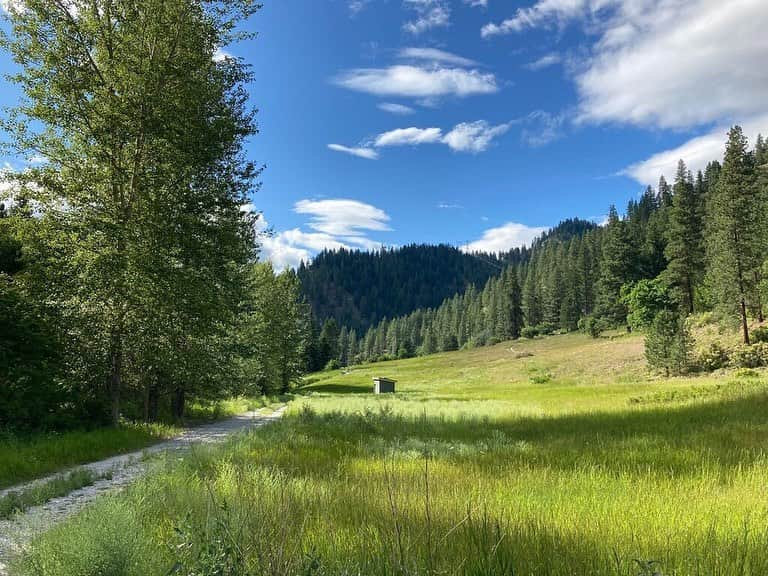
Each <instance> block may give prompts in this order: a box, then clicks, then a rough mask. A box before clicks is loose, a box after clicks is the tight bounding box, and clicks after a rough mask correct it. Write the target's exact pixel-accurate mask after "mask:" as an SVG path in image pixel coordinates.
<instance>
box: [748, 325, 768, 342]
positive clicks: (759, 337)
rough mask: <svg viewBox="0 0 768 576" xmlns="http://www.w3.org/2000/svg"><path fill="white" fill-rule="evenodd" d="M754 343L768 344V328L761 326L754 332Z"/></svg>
mask: <svg viewBox="0 0 768 576" xmlns="http://www.w3.org/2000/svg"><path fill="white" fill-rule="evenodd" d="M752 341H753V342H768V326H760V327H759V328H755V329H754V330H752Z"/></svg>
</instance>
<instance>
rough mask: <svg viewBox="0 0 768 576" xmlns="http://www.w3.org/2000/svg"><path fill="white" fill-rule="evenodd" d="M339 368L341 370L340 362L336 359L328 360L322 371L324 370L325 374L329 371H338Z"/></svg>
mask: <svg viewBox="0 0 768 576" xmlns="http://www.w3.org/2000/svg"><path fill="white" fill-rule="evenodd" d="M340 368H341V362H339V361H338V360H337V359H336V358H331V359H330V360H328V362H327V363H326V365H325V368H323V370H325V371H326V372H330V371H331V370H339V369H340Z"/></svg>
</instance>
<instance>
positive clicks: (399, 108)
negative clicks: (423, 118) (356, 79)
mask: <svg viewBox="0 0 768 576" xmlns="http://www.w3.org/2000/svg"><path fill="white" fill-rule="evenodd" d="M377 108H378V109H379V110H383V111H384V112H389V113H390V114H397V115H398V116H409V115H410V114H414V113H415V112H416V110H414V109H413V108H411V107H410V106H406V105H404V104H394V103H392V102H381V103H380V104H379V105H378V106H377Z"/></svg>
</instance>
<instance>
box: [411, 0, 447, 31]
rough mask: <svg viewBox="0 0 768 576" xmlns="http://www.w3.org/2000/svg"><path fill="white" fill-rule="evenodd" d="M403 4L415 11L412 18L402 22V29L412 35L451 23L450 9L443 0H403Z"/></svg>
mask: <svg viewBox="0 0 768 576" xmlns="http://www.w3.org/2000/svg"><path fill="white" fill-rule="evenodd" d="M403 5H404V6H405V7H406V8H408V9H410V10H413V11H415V12H416V18H415V19H414V20H409V21H408V22H406V23H405V24H403V30H405V31H406V32H408V33H410V34H413V35H414V36H417V35H419V34H421V33H423V32H426V31H427V30H431V29H433V28H445V27H446V26H450V24H451V9H450V7H449V6H448V4H447V2H445V0H403Z"/></svg>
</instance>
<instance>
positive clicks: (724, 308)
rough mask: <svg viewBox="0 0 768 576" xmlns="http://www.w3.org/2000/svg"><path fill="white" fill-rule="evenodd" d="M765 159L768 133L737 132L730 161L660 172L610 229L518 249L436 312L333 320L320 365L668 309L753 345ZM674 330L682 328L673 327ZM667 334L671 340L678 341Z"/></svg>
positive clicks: (766, 186)
mask: <svg viewBox="0 0 768 576" xmlns="http://www.w3.org/2000/svg"><path fill="white" fill-rule="evenodd" d="M766 164H768V146H766V142H765V141H764V140H763V138H762V137H759V138H758V139H757V141H756V144H755V146H754V148H753V149H749V147H748V143H747V140H746V138H745V137H744V135H743V133H742V131H741V129H740V128H739V127H735V128H733V129H732V130H731V132H730V134H729V139H728V145H727V152H726V155H725V158H724V161H723V162H722V163H721V162H719V161H713V162H711V163H710V164H709V165H708V166H707V167H706V170H704V171H700V172H698V173H697V174H696V175H693V174H692V173H691V172H690V171H689V170H688V168H687V167H686V165H685V163H684V162H683V161H680V163H679V166H678V170H677V174H676V177H675V180H674V182H673V184H672V185H670V184H668V183H667V181H666V180H665V179H664V178H663V177H662V178H661V179H660V181H659V184H658V186H657V187H656V188H655V189H654V188H652V187H648V188H647V189H646V190H645V191H644V193H643V194H642V196H641V197H640V198H639V199H638V200H631V201H630V202H629V204H628V206H627V209H626V212H625V214H624V215H623V216H620V215H619V213H618V211H617V210H616V208H615V207H614V206H611V207H610V211H609V215H608V220H607V223H606V224H605V225H604V226H602V227H594V226H587V225H584V224H582V223H580V222H579V221H569V222H566V223H565V224H564V225H563V226H561V227H558V228H555V229H554V230H553V231H552V232H551V233H548V234H545V235H544V236H543V237H542V238H540V239H539V240H538V241H536V242H535V243H534V245H533V246H532V248H530V249H521V250H518V251H515V252H514V253H513V254H512V256H511V257H510V258H509V259H508V260H506V262H505V264H506V265H505V269H504V271H503V272H502V273H501V274H500V275H496V276H493V277H490V278H489V279H488V280H487V281H486V282H485V283H484V285H483V287H482V288H476V287H475V285H474V284H473V285H470V286H469V287H468V288H467V289H466V290H465V291H463V292H462V293H459V294H457V295H454V296H452V297H450V298H448V299H446V300H444V301H443V303H442V304H441V305H439V306H437V307H424V308H422V309H418V310H415V311H413V312H412V313H410V314H407V315H400V316H397V315H390V318H391V319H386V318H385V319H382V320H380V321H379V322H378V323H377V324H375V325H374V326H372V327H370V328H369V329H367V330H362V331H358V330H357V329H356V326H357V325H356V324H352V325H351V326H348V325H345V324H344V323H343V322H337V320H336V319H335V318H334V319H331V320H328V321H326V323H325V324H324V325H323V327H322V330H321V331H320V334H319V335H318V337H317V339H316V340H315V341H316V342H317V343H318V344H316V345H315V348H316V349H317V350H318V352H317V354H318V357H317V358H316V359H315V362H314V366H315V367H317V366H318V365H320V364H322V363H323V362H327V361H331V362H332V363H333V364H336V363H338V364H340V365H347V364H354V363H360V362H370V361H377V360H382V359H388V358H404V357H409V356H413V355H417V354H430V353H433V352H438V351H448V350H456V349H458V348H461V347H466V346H483V345H486V344H493V343H497V342H500V341H504V340H508V339H514V338H517V337H519V336H521V335H526V336H535V335H537V334H547V333H552V332H554V331H572V330H576V329H578V328H583V329H584V330H586V331H589V332H591V333H593V334H596V333H599V331H600V330H602V329H604V328H606V327H609V326H613V327H616V326H624V325H627V323H628V315H629V313H630V310H632V311H633V312H634V317H636V318H638V317H644V316H648V320H647V325H646V326H638V327H648V328H650V327H651V325H652V323H653V320H654V318H655V317H656V314H657V313H659V312H660V311H662V309H664V310H665V312H667V313H669V314H670V315H671V317H672V318H673V319H675V318H681V319H684V318H685V317H686V316H688V315H689V314H691V313H693V312H703V311H714V312H716V313H717V316H718V318H720V319H722V321H724V322H726V323H736V324H739V325H740V326H741V330H742V333H743V339H744V342H745V343H749V341H750V335H749V330H748V321H749V319H750V317H751V318H754V319H755V320H757V321H762V320H763V302H764V300H765V297H766V291H767V290H766V288H767V287H766V283H765V282H764V281H763V277H764V275H765V273H766V271H767V270H766V258H767V257H768V218H767V216H768V214H767V212H768V169H767V168H766ZM352 256H353V255H350V254H346V255H344V257H345V258H347V259H349V258H352ZM370 257H371V258H372V259H375V258H376V257H375V256H374V255H372V256H370ZM483 258H487V256H483ZM326 259H327V260H332V258H331V256H330V255H326ZM501 260H504V259H503V258H502V259H501ZM480 261H481V259H478V262H480ZM649 283H650V284H649ZM363 286H364V284H362V285H361V288H360V291H361V292H362V291H363ZM395 293H397V292H395ZM323 310H325V309H323ZM315 312H316V313H317V312H318V311H317V310H316V311H315ZM378 313H379V314H384V315H386V312H385V311H383V310H382V311H380V312H378ZM340 317H341V318H344V316H340ZM665 318H666V316H665ZM629 324H633V322H632V318H630V321H629ZM634 324H637V323H636V322H635V323H634ZM666 324H667V325H669V326H672V327H673V329H675V330H676V328H674V327H675V326H681V324H678V323H677V321H676V320H674V321H672V322H669V321H667V322H666ZM680 330H682V328H680ZM669 338H671V340H669V342H673V341H674V338H675V335H674V334H672V335H671V336H669ZM670 346H672V345H671V344H670Z"/></svg>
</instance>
